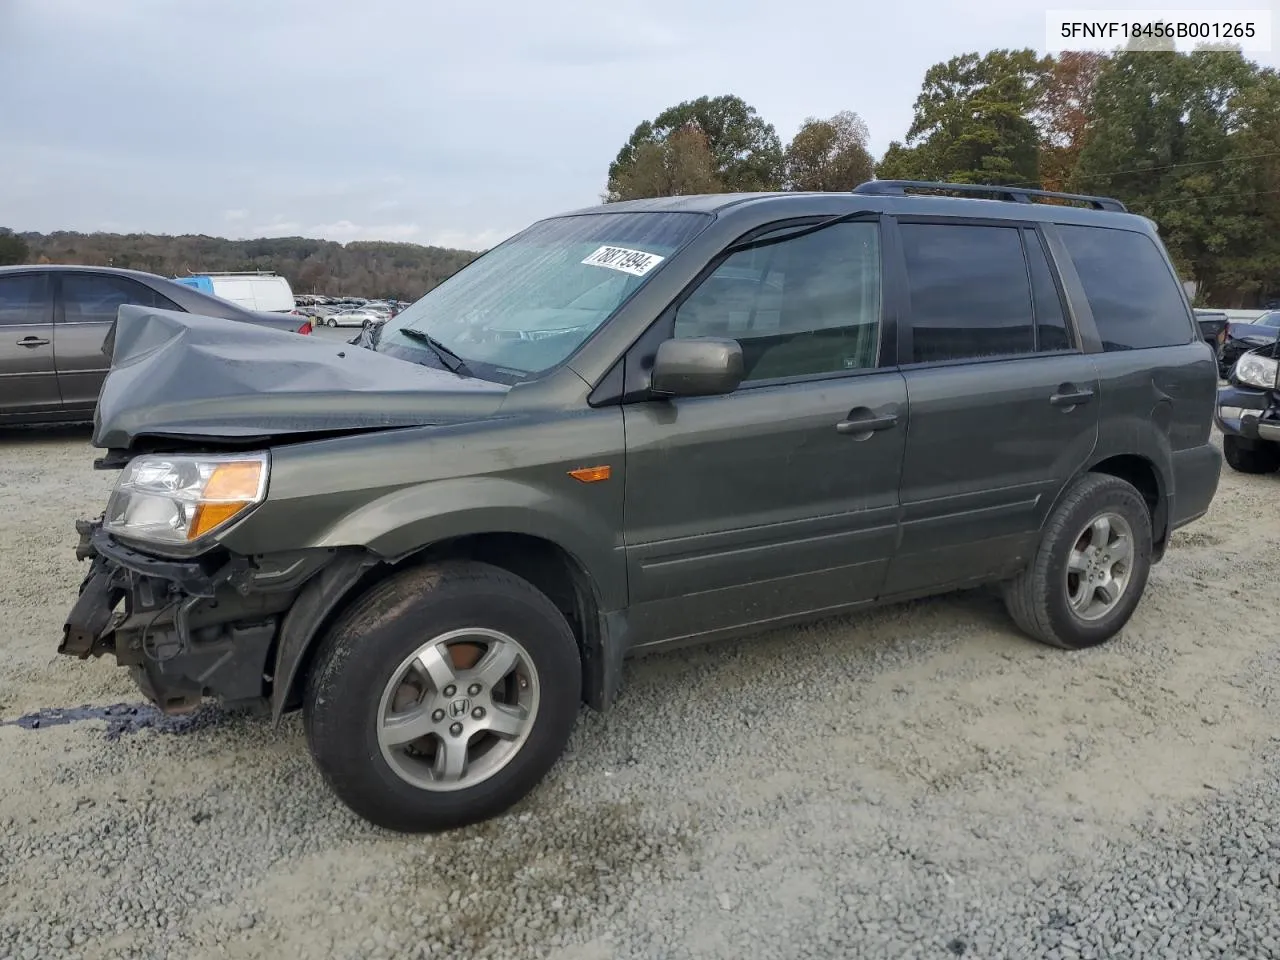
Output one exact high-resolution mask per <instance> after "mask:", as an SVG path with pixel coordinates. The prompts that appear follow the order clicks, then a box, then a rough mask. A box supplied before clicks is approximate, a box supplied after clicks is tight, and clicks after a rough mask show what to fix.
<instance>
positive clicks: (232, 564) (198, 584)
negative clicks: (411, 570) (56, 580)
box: [58, 521, 332, 713]
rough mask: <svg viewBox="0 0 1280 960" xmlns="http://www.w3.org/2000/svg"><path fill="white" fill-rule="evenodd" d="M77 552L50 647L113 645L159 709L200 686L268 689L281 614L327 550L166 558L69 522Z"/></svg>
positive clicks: (256, 694) (213, 691)
mask: <svg viewBox="0 0 1280 960" xmlns="http://www.w3.org/2000/svg"><path fill="white" fill-rule="evenodd" d="M76 526H77V529H78V530H79V531H80V545H79V547H78V548H77V550H76V554H77V556H78V557H80V558H81V559H88V560H90V561H91V566H90V568H89V572H88V574H87V575H86V576H85V578H84V581H83V583H82V584H81V587H80V596H79V598H78V599H77V600H76V602H75V604H74V605H73V606H72V608H71V611H70V612H69V613H68V614H67V617H66V621H65V623H64V625H63V636H62V641H61V643H60V644H59V645H58V652H59V653H62V654H65V655H67V656H73V657H79V658H80V659H85V658H87V657H90V656H103V655H104V654H110V655H113V656H114V657H115V659H116V663H117V664H118V665H120V666H123V667H128V668H129V670H130V672H131V673H132V674H133V677H134V679H135V681H136V682H137V683H138V686H139V687H140V688H141V689H142V691H143V693H144V694H145V695H146V696H147V697H148V698H149V699H150V700H152V701H153V702H154V703H155V704H156V705H157V706H159V707H160V708H161V709H162V710H164V711H166V712H171V713H172V712H182V711H184V710H188V709H191V708H193V707H194V706H196V705H197V704H198V703H199V702H200V700H201V699H202V698H204V697H206V696H216V697H219V698H220V699H222V700H225V701H228V702H234V703H244V702H262V701H264V699H265V698H266V697H267V696H268V695H269V691H270V682H271V673H272V669H273V660H272V653H273V650H274V648H275V643H276V640H277V636H278V634H279V632H280V627H281V622H282V619H283V617H284V615H285V614H286V612H287V611H288V610H289V608H290V607H291V606H292V604H293V602H294V600H295V598H296V597H297V595H298V593H299V592H300V590H301V588H302V587H303V585H304V584H305V583H306V581H307V580H308V579H310V578H311V576H312V575H313V574H315V573H316V572H317V571H318V570H320V569H321V568H323V567H324V566H325V565H327V564H328V563H329V562H330V560H331V559H332V555H331V554H330V553H329V552H327V551H316V552H313V553H310V554H293V555H289V556H280V557H271V558H258V559H256V560H255V562H254V563H253V564H250V563H249V562H248V560H247V559H245V558H243V557H237V556H234V555H231V554H227V553H225V552H224V553H220V554H212V555H209V556H204V557H199V558H195V559H192V560H169V559H162V558H158V557H153V556H150V555H147V554H143V553H139V552H138V551H136V550H133V549H132V548H130V547H128V546H126V545H124V544H122V543H120V542H119V541H117V540H115V539H113V538H112V537H110V536H108V535H107V534H106V533H104V532H103V531H102V529H101V525H100V523H99V522H97V521H93V522H88V521H81V522H79V523H77V525H76Z"/></svg>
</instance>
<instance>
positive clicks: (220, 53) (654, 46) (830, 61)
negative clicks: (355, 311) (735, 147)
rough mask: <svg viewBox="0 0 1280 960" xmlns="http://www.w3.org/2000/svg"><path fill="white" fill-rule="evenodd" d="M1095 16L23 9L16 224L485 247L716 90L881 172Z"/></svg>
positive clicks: (556, 8) (567, 201) (696, 0)
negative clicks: (946, 98) (1005, 50)
mask: <svg viewBox="0 0 1280 960" xmlns="http://www.w3.org/2000/svg"><path fill="white" fill-rule="evenodd" d="M1073 5H1074V4H1067V3H1052V4H1045V5H1043V6H1041V5H1037V4H1035V3H1034V2H1026V0H984V2H983V3H982V4H980V5H976V6H975V5H974V4H973V3H971V2H964V3H961V2H953V0H915V2H914V3H911V4H903V5H896V6H895V5H894V4H875V5H870V4H866V5H864V4H858V3H851V2H848V0H787V2H779V0H769V2H758V0H731V2H727V0H629V2H618V0H596V2H582V0H539V2H538V3H522V2H516V0H453V2H445V0H0V131H2V135H0V144H2V145H0V225H7V226H11V227H13V228H16V229H19V230H40V231H49V230H55V229H74V230H107V231H149V232H160V233H194V232H199V233H210V234H215V235H220V236H228V237H255V236H284V235H299V234H300V235H304V236H323V237H327V238H330V239H333V240H339V241H346V240H354V239H388V240H410V241H415V242H419V243H435V244H442V245H447V246H460V247H465V248H479V247H485V246H488V245H491V244H492V243H494V242H496V241H497V240H500V239H502V238H503V237H505V236H507V235H509V234H510V233H512V232H513V231H515V230H517V229H519V228H520V227H522V226H524V225H525V224H526V223H528V222H529V221H531V220H533V219H536V218H538V217H542V216H546V215H548V214H552V213H555V212H557V211H559V210H562V209H566V208H572V207H576V206H582V205H586V204H589V203H593V202H595V201H596V200H597V199H598V197H599V194H600V192H601V191H602V190H603V188H604V180H605V174H606V169H607V167H608V164H609V162H610V160H612V159H613V157H614V156H615V155H616V153H617V151H618V148H619V147H620V146H621V145H622V143H623V142H624V141H625V140H626V138H627V137H628V136H629V135H630V133H631V131H632V130H633V129H634V127H635V125H636V124H637V123H639V122H640V121H641V120H644V119H646V118H651V117H653V116H654V115H655V114H657V113H658V112H659V111H661V110H662V109H663V108H665V107H667V106H669V105H671V104H673V103H677V102H679V101H681V100H685V99H690V98H693V97H697V96H701V95H703V94H708V95H716V94H720V93H735V94H737V95H739V96H741V97H743V98H744V99H745V100H746V101H747V102H748V103H750V104H752V105H753V106H755V107H756V108H757V109H758V110H759V111H760V113H761V114H762V115H763V116H764V117H765V119H767V120H768V121H769V122H771V123H773V124H774V125H775V126H776V128H777V130H778V133H779V135H780V136H781V137H782V138H783V140H784V142H785V141H786V140H787V139H788V138H790V136H791V135H792V134H793V133H794V132H795V130H796V128H797V127H798V126H799V125H800V123H801V122H802V121H803V120H804V118H805V117H807V116H829V115H831V114H833V113H835V112H837V111H839V110H843V109H852V110H855V111H857V112H858V113H859V114H861V116H862V117H863V118H864V119H865V120H866V121H867V124H868V125H869V126H870V129H871V136H872V149H873V152H874V153H876V154H877V155H878V154H879V153H880V152H881V151H883V149H884V148H885V147H886V146H887V145H888V143H889V141H890V140H893V139H898V138H901V137H902V136H903V134H904V133H905V131H906V128H907V126H908V124H909V123H910V117H911V104H912V101H913V100H914V99H915V96H916V94H917V92H918V91H919V87H920V81H921V79H922V77H923V74H924V71H925V70H926V69H927V68H928V67H929V66H930V65H931V64H933V63H935V62H938V61H941V60H946V59H948V58H949V57H951V56H953V55H955V54H958V53H962V52H965V51H969V50H978V51H986V50H989V49H992V48H995V47H1011V46H1031V47H1034V48H1036V49H1043V48H1044V43H1045V39H1044V38H1045V9H1046V7H1049V6H1052V7H1065V6H1073ZM1084 5H1088V6H1097V7H1101V6H1106V4H1104V3H1098V4H1084ZM1269 5H1270V4H1269V2H1265V3H1264V2H1261V0H1255V2H1253V3H1248V2H1245V0H1236V2H1230V0H1229V2H1227V3H1219V4H1214V3H1213V0H1200V2H1199V3H1198V4H1194V6H1197V7H1199V8H1201V9H1203V8H1205V7H1221V8H1224V9H1225V8H1232V9H1238V8H1241V7H1244V8H1248V7H1251V6H1252V7H1262V8H1265V7H1267V6H1269ZM1125 6H1127V7H1129V8H1133V7H1135V6H1139V7H1140V6H1146V7H1153V6H1159V4H1152V3H1143V2H1141V0H1138V2H1136V3H1135V2H1134V0H1130V2H1128V3H1126V4H1125ZM1187 6H1192V5H1191V4H1188V5H1187ZM979 10H982V11H983V12H982V13H978V12H977V11H979ZM872 11H874V12H872ZM1278 45H1280V44H1278ZM1258 59H1259V60H1261V61H1262V62H1265V63H1269V64H1272V65H1276V64H1277V55H1276V53H1275V52H1274V49H1273V52H1272V53H1269V54H1260V55H1258Z"/></svg>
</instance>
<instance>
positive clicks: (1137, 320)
mask: <svg viewBox="0 0 1280 960" xmlns="http://www.w3.org/2000/svg"><path fill="white" fill-rule="evenodd" d="M1058 230H1059V232H1060V233H1061V234H1062V240H1063V243H1065V244H1066V247H1067V252H1068V253H1069V254H1071V260H1072V261H1073V262H1074V263H1075V266H1076V272H1077V273H1078V274H1079V275H1080V283H1081V285H1082V286H1083V287H1084V293H1085V296H1086V297H1087V298H1088V300H1089V308H1090V309H1091V310H1092V311H1093V319H1094V322H1095V323H1096V324H1097V327H1098V336H1099V337H1101V338H1102V345H1103V347H1104V349H1106V350H1108V351H1112V350H1142V349H1145V348H1148V347H1170V346H1174V345H1176V344H1181V343H1189V342H1190V341H1191V339H1192V330H1191V324H1190V320H1189V318H1188V317H1187V305H1186V301H1184V300H1183V298H1182V291H1181V289H1180V288H1179V287H1178V281H1177V279H1176V278H1175V277H1174V275H1173V272H1172V271H1171V270H1170V269H1169V265H1168V263H1167V261H1166V260H1165V258H1164V256H1163V254H1161V252H1160V249H1159V248H1158V247H1157V246H1156V245H1155V243H1154V242H1153V241H1152V240H1151V238H1150V237H1148V236H1146V235H1145V234H1141V233H1134V232H1132V231H1129V230H1108V229H1106V228H1104V227H1081V226H1066V225H1061V224H1060V225H1059V226H1058Z"/></svg>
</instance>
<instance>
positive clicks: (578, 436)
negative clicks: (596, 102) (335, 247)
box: [59, 182, 1221, 831]
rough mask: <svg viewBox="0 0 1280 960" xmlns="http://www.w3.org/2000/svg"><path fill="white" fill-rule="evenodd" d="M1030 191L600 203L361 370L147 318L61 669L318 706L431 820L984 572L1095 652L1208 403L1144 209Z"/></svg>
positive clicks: (420, 313)
mask: <svg viewBox="0 0 1280 960" xmlns="http://www.w3.org/2000/svg"><path fill="white" fill-rule="evenodd" d="M940 186H941V187H942V188H943V192H945V193H946V194H951V195H948V196H937V195H928V194H929V193H935V194H936V193H937V192H938V188H939V187H940ZM957 193H960V194H964V193H969V194H972V196H955V194H957ZM980 196H987V197H989V198H987V199H979V198H978V197H980ZM1039 196H1040V195H1038V194H1036V193H1035V192H1034V191H1021V190H1016V191H1015V190H1010V189H1006V188H977V187H958V186H955V185H938V184H915V183H902V182H877V183H872V184H864V185H863V186H862V187H860V188H859V189H857V190H855V191H853V192H851V193H847V194H836V193H827V194H768V195H761V194H755V195H717V196H708V197H683V198H671V199H661V200H651V201H636V202H631V203H620V204H613V205H608V206H602V207H595V208H591V209H588V210H583V211H579V212H576V213H572V214H567V215H564V216H558V217H554V218H551V219H548V220H544V221H541V222H539V223H536V224H534V225H533V226H531V227H529V228H528V229H527V230H525V231H523V232H522V233H520V234H518V235H516V236H515V237H513V238H512V239H510V240H508V241H506V242H505V243H503V244H501V245H499V246H498V247H496V248H495V249H493V250H491V251H489V252H488V253H486V254H485V255H483V256H482V257H480V258H478V259H477V260H476V261H475V262H474V263H472V264H471V265H469V266H468V267H466V268H465V269H463V270H462V271H461V272H459V273H458V274H456V275H455V276H453V277H452V278H450V279H449V280H448V281H446V282H445V283H444V284H442V285H441V286H439V287H437V288H436V289H435V290H433V291H431V292H430V293H429V294H427V296H425V297H424V298H423V299H421V300H420V301H418V302H417V303H416V304H414V305H413V306H411V307H410V308H408V309H407V310H405V311H404V312H403V313H401V314H400V315H399V316H397V317H395V318H393V319H391V320H389V321H387V322H385V323H384V324H382V325H380V326H377V327H370V328H368V329H366V330H364V331H362V333H361V335H360V336H359V337H357V338H356V340H354V341H352V342H351V343H350V344H344V343H342V342H340V341H338V342H335V341H332V340H330V341H327V342H326V341H325V340H322V339H318V338H304V337H296V336H292V335H288V334H283V333H277V332H275V331H271V330H266V329H257V328H252V327H244V326H242V325H235V324H231V325H228V324H226V323H224V322H221V321H217V320H214V319H207V318H201V317H198V316H192V315H188V314H179V313H173V312H168V311H164V310H157V309H149V308H144V307H122V308H121V309H120V312H119V317H118V319H117V321H116V326H115V328H114V332H113V336H112V337H111V339H110V342H109V344H108V349H109V350H110V352H111V358H112V365H111V372H110V374H109V375H108V377H107V380H106V383H105V386H104V387H103V390H102V393H101V395H100V397H99V401H98V406H97V410H96V415H95V416H96V419H95V429H94V438H93V443H94V445H95V446H98V447H100V448H102V449H103V450H104V451H105V452H104V454H103V455H102V457H101V458H100V459H99V460H98V462H97V463H98V466H99V467H101V468H104V469H116V470H119V471H120V475H119V479H118V481H117V483H116V486H115V489H114V491H113V493H112V494H111V496H110V499H109V501H108V503H107V505H106V509H105V511H104V513H103V514H102V516H101V517H99V518H97V519H94V520H83V521H80V523H79V525H78V528H79V531H80V538H81V539H80V546H79V549H78V555H79V556H80V557H81V558H82V559H88V560H90V561H91V566H90V568H89V571H88V574H87V576H86V577H85V579H84V583H83V585H82V587H81V593H80V597H79V600H78V601H77V602H76V603H75V606H74V608H73V609H72V611H71V613H70V614H69V616H68V618H67V622H66V625H65V629H64V635H63V638H62V642H61V646H60V648H59V649H60V650H61V651H62V652H63V653H65V654H69V655H72V656H77V657H82V658H83V657H89V656H99V655H104V654H109V655H112V656H114V657H115V659H116V662H117V663H119V664H121V665H123V666H126V667H128V668H129V670H130V671H132V673H133V676H134V677H135V678H136V680H137V682H138V684H139V686H140V687H141V688H142V690H143V691H144V692H145V693H146V695H147V696H148V697H149V698H151V699H152V700H153V701H154V702H155V703H157V704H158V705H159V706H160V707H161V708H162V709H163V710H166V711H183V710H189V709H192V708H193V707H195V706H196V705H197V704H198V703H199V702H200V701H201V700H202V699H203V698H205V697H209V696H213V697H217V698H220V699H221V700H223V701H225V702H229V703H237V704H247V705H255V706H258V707H260V708H262V709H264V710H266V711H269V712H270V713H271V714H273V715H274V716H275V717H276V718H279V717H280V716H281V715H282V714H283V713H285V712H287V711H292V710H296V709H301V710H302V712H303V716H304V726H305V730H306V736H307V742H308V744H309V747H310V750H311V752H312V754H313V756H314V757H315V760H316V762H317V764H318V766H319V768H320V770H321V772H322V773H323V776H324V777H325V779H326V781H327V782H328V783H329V784H330V786H331V787H332V788H333V790H334V791H335V792H336V793H337V794H338V796H339V797H341V798H342V800H343V801H345V802H346V803H347V804H348V805H349V806H350V807H351V808H352V809H353V810H355V811H356V812H357V813H359V814H360V815H362V816H364V817H366V818H367V819H369V820H371V821H373V822H374V823H377V824H380V825H383V826H386V827H389V828H392V829H396V830H402V831H418V830H435V829H442V828H447V827H452V826H457V825H460V824H464V823H468V822H472V821H476V820H481V819H484V818H487V817H491V816H493V815H495V814H497V813H499V812H501V811H503V810H504V809H506V808H508V807H509V806H510V805H512V804H513V803H515V802H516V801H518V800H519V799H520V798H521V797H523V796H525V795H526V794H527V793H528V792H529V791H530V790H532V789H533V788H534V786H535V785H536V784H537V783H538V782H539V781H540V780H541V779H542V777H543V776H544V775H545V774H546V773H547V772H548V770H550V768H551V767H552V766H553V764H554V763H555V762H556V759H557V757H558V756H559V755H560V753H561V752H562V750H563V748H564V746H565V744H566V742H567V740H568V737H569V734H570V731H571V729H572V727H573V725H574V722H575V719H576V716H577V713H578V711H579V709H580V706H581V704H583V703H584V702H585V703H586V704H587V705H589V706H591V707H594V708H597V709H604V708H606V707H607V706H608V705H609V704H610V703H611V702H612V701H613V700H614V698H615V695H616V694H617V691H618V687H619V681H620V678H621V676H622V666H623V661H624V659H625V658H626V657H627V656H629V655H633V654H636V653H639V652H645V651H651V650H656V649H662V648H667V647H670V646H672V645H677V644H682V643H688V642H695V641H704V640H710V639H717V638H723V637H729V636H734V635H738V634H742V633H746V632H750V631H754V630H759V629H762V628H766V627H772V626H778V625H782V624H787V623H795V622H799V621H803V620H805V619H809V618H813V617H817V616H821V615H827V614H831V613H837V612H843V611H848V610H853V609H857V608H861V607H865V606H867V605H870V604H874V603H882V602H890V601H895V600H901V599H906V598H910V597H919V596H923V595H926V594H933V593H938V592H942V591H946V590H952V589H956V588H961V587H968V586H974V585H978V584H984V583H993V584H999V585H1000V586H1001V589H1002V590H1003V592H1004V596H1005V599H1006V603H1007V606H1008V609H1009V611H1010V613H1011V615H1012V619H1013V620H1014V622H1015V623H1016V624H1017V625H1018V626H1019V627H1021V628H1022V629H1023V630H1024V631H1025V632H1026V633H1028V634H1030V635H1031V636H1032V637H1035V638H1037V639H1039V640H1041V641H1044V642H1046V643H1050V644H1054V645H1056V646H1059V647H1064V648H1068V649H1074V648H1081V647H1087V646H1091V645H1094V644H1098V643H1101V642H1103V641H1105V640H1107V639H1109V638H1110V637H1112V636H1114V635H1115V634H1116V633H1117V632H1118V631H1119V630H1120V629H1121V628H1122V627H1123V626H1124V624H1125V623H1126V622H1127V621H1128V619H1129V617H1130V615H1131V614H1132V613H1133V611H1134V608H1135V607H1136V606H1137V604H1138V602H1139V599H1140V598H1141V596H1142V593H1143V590H1144V587H1145V585H1146V580H1147V575H1148V571H1149V569H1150V566H1151V564H1152V563H1153V562H1155V561H1157V560H1159V559H1160V557H1161V555H1162V553H1163V551H1164V548H1165V544H1166V543H1167V542H1168V539H1169V534H1170V532H1171V531H1172V530H1174V529H1175V528H1177V527H1179V526H1181V525H1183V524H1186V523H1189V522H1191V521H1192V520H1194V519H1195V518H1197V517H1199V516H1201V515H1202V514H1203V513H1204V512H1205V511H1206V510H1207V509H1208V507H1209V504H1210V501H1211V500H1212V498H1213V495H1214V492H1215V490H1216V487H1217V483H1218V476H1219V471H1220V466H1221V464H1220V456H1219V454H1218V452H1217V450H1216V448H1215V447H1214V446H1212V445H1211V444H1210V442H1209V431H1210V422H1211V417H1212V414H1213V404H1214V396H1215V389H1216V385H1217V374H1216V369H1215V363H1214V358H1213V356H1212V353H1211V351H1210V350H1209V348H1208V347H1207V346H1206V345H1205V344H1204V343H1203V341H1202V340H1201V338H1200V336H1199V333H1198V331H1197V329H1196V324H1195V322H1194V320H1193V318H1192V313H1191V310H1190V307H1189V305H1188V303H1187V301H1186V297H1185V296H1184V294H1183V292H1182V288H1181V286H1180V285H1179V283H1178V281H1177V277H1176V275H1175V273H1174V270H1173V268H1172V267H1171V265H1170V264H1169V260H1168V257H1167V255H1166V253H1165V251H1164V248H1163V246H1162V245H1161V243H1160V241H1159V238H1158V236H1157V234H1156V232H1155V230H1154V227H1153V225H1152V224H1151V223H1150V221H1147V220H1145V219H1143V218H1140V217H1137V216H1133V215H1131V214H1129V213H1127V212H1125V211H1124V208H1123V206H1121V205H1120V204H1119V203H1117V202H1116V201H1113V200H1109V199H1105V198H1097V197H1068V196H1066V195H1062V194H1055V195H1053V197H1054V199H1055V202H1054V203H1052V204H1045V203H1038V202H1035V201H1036V200H1037V199H1038V198H1039ZM232 327H234V329H231V328H232Z"/></svg>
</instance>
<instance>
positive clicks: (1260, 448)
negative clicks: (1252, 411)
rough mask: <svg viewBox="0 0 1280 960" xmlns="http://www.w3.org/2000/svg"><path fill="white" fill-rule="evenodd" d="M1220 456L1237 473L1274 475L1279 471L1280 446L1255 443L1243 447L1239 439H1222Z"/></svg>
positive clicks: (1228, 437) (1263, 442) (1229, 437)
mask: <svg viewBox="0 0 1280 960" xmlns="http://www.w3.org/2000/svg"><path fill="white" fill-rule="evenodd" d="M1222 456H1223V459H1225V460H1226V461H1227V465H1228V466H1229V467H1231V469H1232V470H1235V471H1236V472H1237V473H1275V472H1276V471H1277V470H1280V444H1275V443H1268V442H1267V441H1265V440H1259V441H1256V445H1255V446H1252V447H1248V446H1245V445H1244V443H1243V442H1242V441H1241V439H1240V438H1239V437H1231V436H1226V437H1223V438H1222Z"/></svg>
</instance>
